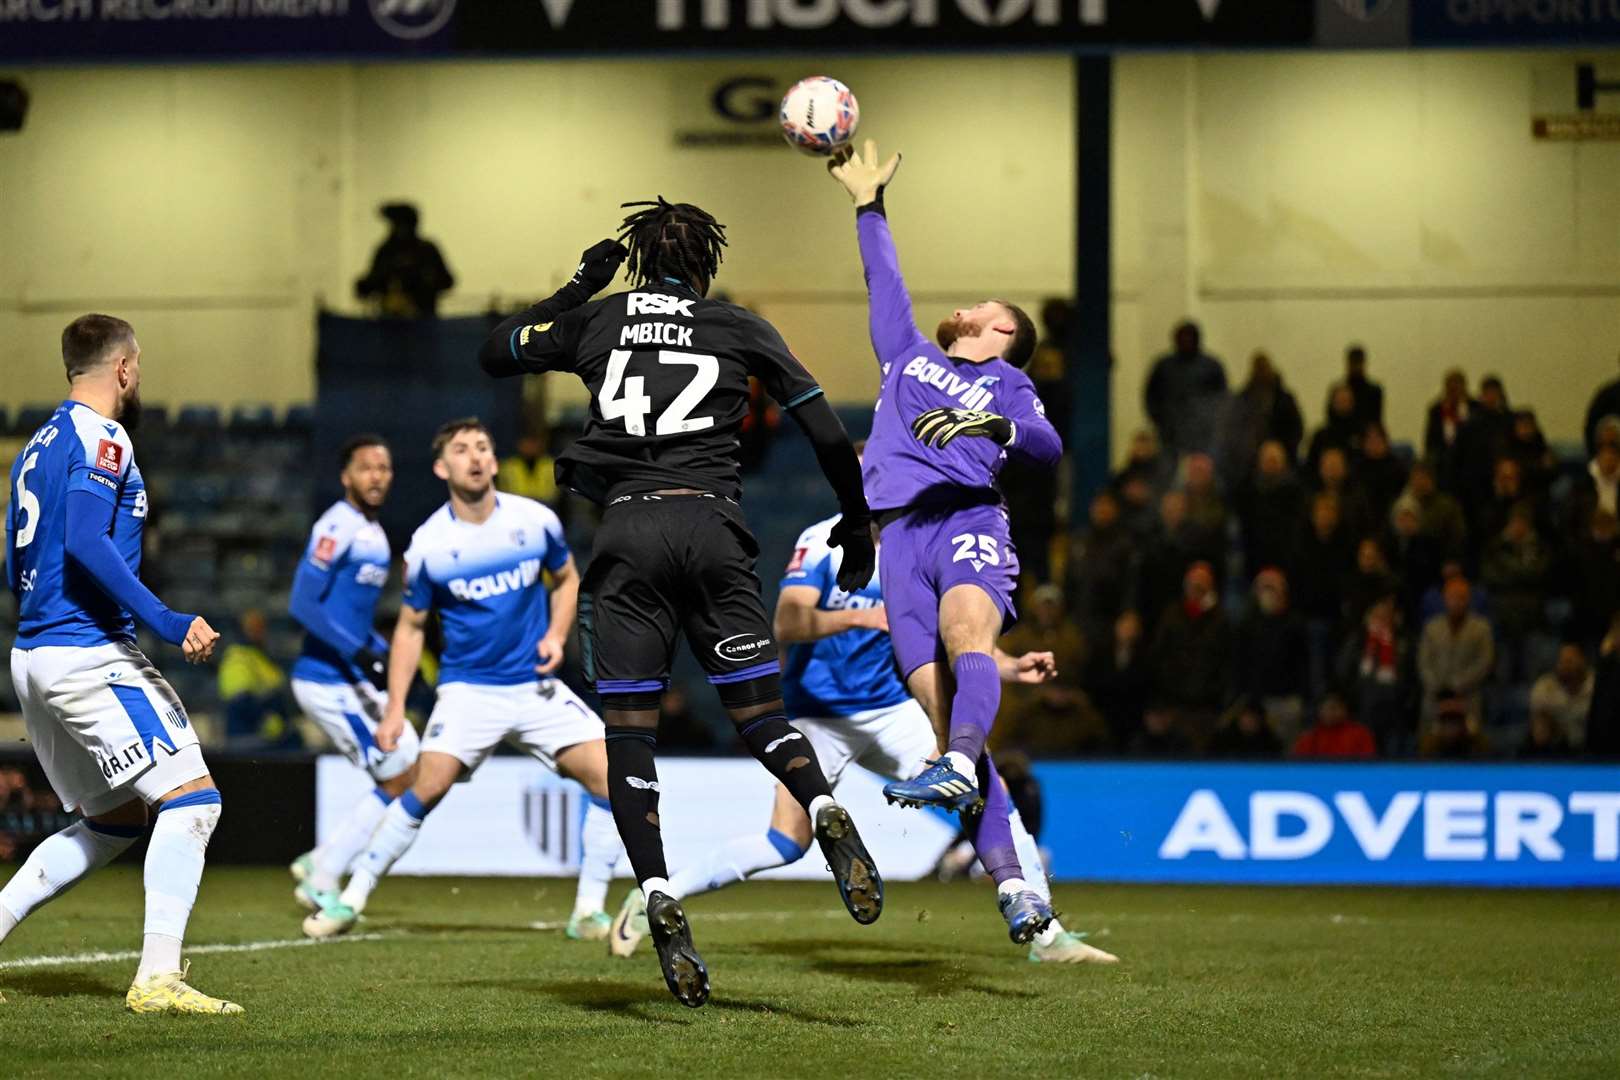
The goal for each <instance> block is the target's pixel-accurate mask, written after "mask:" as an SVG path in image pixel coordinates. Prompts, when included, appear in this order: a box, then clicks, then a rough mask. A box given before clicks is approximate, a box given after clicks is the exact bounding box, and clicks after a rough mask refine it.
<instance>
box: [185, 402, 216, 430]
mask: <svg viewBox="0 0 1620 1080" xmlns="http://www.w3.org/2000/svg"><path fill="white" fill-rule="evenodd" d="M174 426H175V427H176V428H178V429H180V430H182V431H218V430H219V428H220V416H219V406H217V405H183V406H181V408H180V416H179V417H178V418H177V419H176V421H175V425H174Z"/></svg>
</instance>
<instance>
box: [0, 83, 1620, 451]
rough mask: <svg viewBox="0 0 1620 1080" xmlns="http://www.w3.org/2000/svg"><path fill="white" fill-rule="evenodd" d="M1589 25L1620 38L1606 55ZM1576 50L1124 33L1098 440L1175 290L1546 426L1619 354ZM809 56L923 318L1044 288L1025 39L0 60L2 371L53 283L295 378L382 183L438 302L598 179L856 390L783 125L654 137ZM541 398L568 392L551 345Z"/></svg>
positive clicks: (1600, 150)
mask: <svg viewBox="0 0 1620 1080" xmlns="http://www.w3.org/2000/svg"><path fill="white" fill-rule="evenodd" d="M1587 58H1588V59H1596V60H1597V61H1598V63H1599V65H1600V68H1602V69H1605V70H1613V69H1614V68H1615V67H1617V66H1620V54H1617V55H1611V56H1608V57H1603V56H1598V57H1587ZM1572 63H1573V60H1572V55H1571V54H1559V53H1547V52H1533V51H1517V52H1499V53H1453V52H1445V53H1438V52H1435V53H1415V52H1413V53H1342V54H1332V53H1310V54H1305V53H1300V54H1258V53H1250V54H1232V55H1210V56H1201V55H1200V56H1192V55H1173V56H1170V55H1167V56H1148V55H1129V56H1123V57H1121V58H1119V60H1118V62H1117V77H1116V93H1115V106H1116V118H1115V187H1114V190H1115V207H1114V221H1115V236H1114V265H1115V295H1116V303H1115V310H1114V351H1115V354H1116V358H1117V367H1116V369H1115V383H1114V387H1115V388H1114V396H1113V407H1114V440H1115V446H1116V448H1117V447H1118V446H1119V445H1120V444H1121V443H1122V442H1123V440H1124V439H1125V438H1126V437H1127V436H1128V434H1129V432H1130V430H1131V429H1132V428H1133V427H1134V426H1136V425H1137V424H1139V423H1140V419H1141V403H1140V390H1141V384H1142V380H1143V377H1144V374H1145V371H1146V366H1147V364H1148V362H1149V361H1150V360H1151V358H1152V356H1153V355H1155V354H1156V353H1157V352H1159V351H1160V350H1162V348H1163V347H1164V345H1165V343H1166V340H1167V337H1168V331H1169V327H1170V324H1171V323H1172V322H1173V321H1174V320H1175V319H1177V318H1179V317H1180V316H1182V315H1184V314H1193V315H1195V316H1197V317H1199V318H1200V319H1201V320H1202V321H1203V322H1204V324H1205V327H1206V337H1207V340H1208V342H1209V344H1210V346H1211V347H1212V348H1213V349H1214V350H1215V351H1216V352H1217V353H1219V354H1220V355H1221V356H1222V357H1224V358H1225V360H1226V361H1227V364H1228V368H1229V371H1230V373H1231V375H1232V378H1233V381H1234V383H1236V382H1241V380H1242V378H1243V376H1244V373H1245V372H1246V369H1247V361H1248V356H1249V353H1250V352H1251V351H1252V350H1253V349H1255V348H1256V347H1264V348H1266V349H1268V350H1270V351H1271V353H1272V355H1273V356H1274V358H1275V359H1277V360H1278V361H1279V362H1280V363H1281V365H1282V367H1283V370H1284V371H1285V373H1286V375H1287V377H1288V379H1289V381H1290V383H1291V384H1292V385H1293V386H1294V388H1295V390H1296V392H1297V393H1298V394H1299V395H1300V399H1301V404H1302V406H1303V407H1304V408H1305V410H1306V413H1307V416H1308V418H1309V419H1310V420H1311V421H1312V422H1313V423H1314V422H1315V421H1316V420H1317V419H1318V418H1319V416H1320V413H1321V409H1322V401H1323V397H1324V395H1325V392H1326V388H1327V386H1328V383H1329V382H1330V381H1331V379H1332V378H1333V377H1334V376H1335V375H1336V374H1337V372H1338V370H1339V365H1340V363H1341V356H1342V349H1343V346H1344V344H1345V343H1346V342H1348V341H1351V340H1359V341H1362V342H1364V343H1366V344H1367V346H1368V347H1369V349H1370V351H1371V355H1372V365H1373V371H1374V374H1375V376H1376V377H1377V378H1379V379H1380V380H1382V381H1383V382H1384V383H1385V385H1386V386H1387V387H1388V388H1389V392H1390V416H1389V419H1390V421H1391V424H1392V427H1393V428H1394V431H1395V434H1396V435H1397V436H1398V437H1401V438H1408V439H1410V438H1415V437H1416V436H1417V435H1418V433H1419V422H1420V418H1421V413H1422V409H1423V407H1424V405H1425V403H1426V402H1427V401H1428V399H1429V398H1430V396H1432V394H1433V392H1434V389H1435V387H1436V386H1437V385H1438V382H1439V375H1440V372H1441V371H1442V370H1443V369H1444V368H1445V367H1447V366H1449V365H1452V364H1459V365H1461V366H1463V367H1465V368H1467V369H1468V370H1469V371H1470V372H1472V373H1473V374H1474V375H1475V376H1476V377H1477V376H1479V375H1481V374H1484V373H1485V372H1487V371H1495V372H1499V373H1500V374H1502V375H1503V376H1504V378H1505V379H1506V380H1507V384H1508V389H1509V392H1510V394H1511V395H1513V396H1514V397H1515V398H1516V399H1521V400H1524V401H1529V402H1533V403H1534V404H1535V405H1536V406H1537V407H1538V408H1539V409H1540V411H1541V413H1542V416H1543V421H1544V423H1545V424H1546V426H1547V427H1548V429H1549V431H1550V432H1551V433H1552V434H1554V435H1555V436H1557V437H1562V438H1571V437H1573V436H1575V435H1576V434H1577V432H1578V426H1579V420H1580V415H1581V412H1582V410H1583V408H1584V406H1585V402H1586V398H1587V396H1588V395H1589V393H1590V391H1591V388H1592V387H1593V386H1594V385H1595V384H1596V383H1598V382H1601V381H1603V380H1605V379H1607V378H1610V377H1612V376H1613V375H1614V374H1616V371H1617V368H1616V355H1617V353H1620V144H1615V143H1538V142H1536V141H1534V140H1532V139H1531V138H1530V135H1529V126H1530V123H1529V121H1530V116H1531V114H1532V112H1534V111H1537V110H1538V109H1545V110H1547V111H1554V110H1557V109H1567V108H1569V107H1570V105H1571V101H1570V98H1571V90H1570V88H1571V86H1572V85H1573V75H1572V74H1571V64H1572ZM814 70H826V71H829V72H831V73H834V74H837V75H838V76H840V77H842V78H844V79H846V80H847V81H848V82H850V83H851V84H852V85H853V86H854V87H855V88H856V90H857V92H858V93H859V95H860V98H861V102H862V106H863V111H864V117H865V120H864V127H863V134H870V135H872V136H873V137H876V138H878V139H880V140H881V141H882V143H883V145H885V146H898V147H900V148H902V149H903V150H904V151H905V153H906V165H905V167H904V169H903V170H902V172H901V176H900V180H899V181H898V183H897V185H896V189H895V191H894V197H893V200H892V206H891V210H892V214H891V218H892V221H893V224H894V228H895V232H896V235H897V237H898V238H899V241H900V244H901V250H902V254H903V256H904V262H905V267H906V270H907V272H908V275H909V277H910V280H911V283H912V287H913V291H914V294H915V296H916V298H917V300H918V303H919V307H920V309H921V311H922V321H923V322H924V324H925V325H931V324H932V322H933V321H934V319H935V318H936V317H937V315H938V314H939V313H941V312H943V311H944V310H946V309H947V308H949V307H951V306H953V305H954V304H955V303H957V302H960V301H963V300H970V299H974V298H976V297H979V296H982V295H985V294H989V293H997V294H1003V295H1008V296H1010V297H1011V298H1013V299H1016V300H1022V301H1030V302H1034V301H1037V300H1038V299H1039V298H1040V297H1041V296H1043V295H1047V294H1051V293H1055V292H1061V291H1066V289H1067V287H1068V284H1069V279H1070V274H1071V269H1070V268H1071V266H1072V263H1073V243H1074V241H1073V236H1072V233H1073V207H1072V199H1073V194H1072V193H1073V182H1072V181H1073V170H1072V161H1073V158H1074V153H1075V147H1074V142H1073V134H1072V129H1073V102H1072V97H1073V91H1072V86H1073V83H1072V78H1071V73H1070V64H1069V61H1068V60H1067V59H1066V58H1063V57H1056V56H1017V57H1011V58H1009V57H990V58H975V57H966V56H951V57H939V58H931V59H923V58H910V59H906V60H903V61H899V60H894V59H884V58H859V59H851V60H838V61H829V60H827V59H825V58H807V59H802V60H794V59H781V58H772V59H770V60H767V61H762V62H752V61H748V60H723V61H712V62H709V61H705V62H696V61H681V62H664V63H655V62H649V61H623V62H604V61H591V62H573V61H568V62H545V63H540V62H534V63H512V62H502V63H477V64H474V63H456V64H448V63H446V64H418V65H336V64H335V65H324V66H320V65H263V66H240V67H189V68H187V67H181V68H158V67H150V68H148V67H139V68H125V69H41V70H37V71H24V72H22V73H21V74H22V76H23V77H24V78H25V79H26V81H27V82H28V85H29V88H30V90H31V92H32V94H33V108H32V111H31V113H30V115H29V120H28V127H27V129H26V130H25V131H24V132H23V133H22V134H21V135H20V136H4V137H0V368H3V369H4V371H5V373H6V378H5V379H4V380H0V403H4V404H9V405H12V406H15V405H18V404H21V403H23V402H25V401H39V400H49V399H51V398H54V397H55V396H57V395H58V394H59V393H60V389H61V381H60V376H59V374H58V372H59V369H58V368H57V366H56V360H55V336H56V333H57V332H58V330H59V329H60V327H61V325H62V324H63V323H64V322H65V321H66V320H67V319H68V318H70V317H71V316H72V315H74V314H77V313H79V312H81V311H85V310H90V309H95V308H100V309H106V310H112V311H114V312H116V313H120V314H125V315H127V316H129V317H130V318H131V319H133V320H134V321H135V322H136V324H137V326H138V328H139V329H140V331H141V334H142V338H143V341H144V344H145V345H146V347H147V349H148V352H149V356H150V359H151V361H152V362H151V365H150V368H149V370H148V372H147V377H148V379H149V380H150V381H149V387H148V391H147V394H148V397H149V398H150V399H151V400H154V401H165V400H166V401H171V402H178V401H182V400H184V401H216V402H222V403H229V402H234V401H253V400H265V401H271V402H276V403H285V402H291V401H299V400H305V399H307V398H308V397H309V395H310V393H311V386H312V370H311V368H312V365H311V356H312V352H313V340H312V330H313V325H314V320H313V311H314V307H315V303H316V300H317V297H324V298H325V300H326V301H327V302H328V303H330V304H332V305H334V306H337V307H339V308H344V307H351V306H352V301H351V299H350V295H351V294H350V289H351V285H352V281H353V279H354V278H355V277H356V276H357V275H358V274H359V273H360V271H361V269H362V267H363V265H364V263H365V261H366V259H367V257H368V255H369V252H370V250H371V248H372V246H373V245H374V244H375V243H376V241H377V240H378V239H379V238H380V237H381V235H382V223H381V222H380V221H378V220H377V219H376V217H375V216H374V211H375V207H376V206H377V204H378V203H380V202H382V201H384V200H387V199H392V198H412V199H415V200H416V201H418V202H419V203H420V205H421V206H422V209H423V213H424V232H425V233H426V234H427V235H429V236H431V237H433V238H435V239H437V240H438V241H440V242H441V243H442V245H443V246H444V249H445V251H446V253H447V255H448V257H449V261H450V264H451V266H452V268H453V269H454V271H455V272H456V274H457V276H458V278H459V283H458V286H457V289H456V292H455V294H454V295H453V296H452V297H451V298H450V301H449V303H448V304H447V305H446V310H447V311H451V312H471V311H478V310H482V309H483V308H484V307H485V306H486V305H487V303H488V302H489V300H490V299H491V297H492V296H498V297H499V298H501V299H502V300H503V301H504V302H506V303H511V302H513V301H515V300H517V299H520V298H527V297H530V296H533V295H536V294H543V293H545V292H548V291H549V290H550V289H551V288H552V287H553V286H554V285H555V284H557V283H558V282H559V281H560V280H562V277H563V276H564V275H566V274H567V273H568V272H569V271H570V269H571V260H572V258H573V256H574V254H575V253H576V252H577V251H578V250H579V248H580V247H582V246H583V245H584V244H585V243H587V242H589V241H591V240H593V239H595V238H597V237H599V236H600V235H602V234H603V233H604V232H605V231H607V230H608V229H610V228H611V227H612V225H613V224H614V223H615V222H616V221H617V220H618V217H619V213H620V212H619V210H618V206H617V204H618V203H619V202H620V201H622V200H624V199H629V198H640V197H644V196H650V195H652V194H655V193H663V194H665V195H668V196H670V197H672V198H676V197H678V198H688V199H693V200H700V201H702V202H704V203H705V204H706V205H708V206H710V207H711V208H712V209H713V210H714V211H715V212H716V214H717V215H718V216H719V217H720V218H721V219H722V220H724V221H726V222H727V223H728V224H729V225H730V226H731V228H732V238H733V247H732V249H731V250H730V252H729V253H728V258H727V262H726V265H725V267H724V270H723V276H722V278H721V282H720V284H721V286H722V287H724V288H727V289H729V290H730V291H732V292H733V293H734V294H735V296H736V297H737V298H738V299H740V300H743V301H745V302H748V303H751V304H753V305H754V306H756V307H757V308H759V310H761V311H762V312H763V313H764V314H765V315H766V316H768V317H769V318H771V319H773V320H774V321H776V322H777V323H778V325H780V326H781V327H782V329H783V331H784V333H785V334H786V336H787V338H788V340H789V342H790V343H791V344H792V345H793V347H794V348H795V350H797V351H798V352H799V353H800V354H801V355H802V356H803V357H804V359H805V360H806V361H807V362H808V363H809V364H811V365H812V366H813V367H814V368H815V369H816V370H817V372H818V373H819V374H820V375H821V377H822V379H823V381H824V383H825V384H826V385H827V388H828V390H829V392H830V393H831V395H832V396H833V397H834V398H835V399H838V400H842V401H859V400H862V399H865V398H867V397H869V396H870V395H871V392H872V387H873V383H872V373H871V369H870V367H869V366H868V361H869V352H868V349H867V346H866V341H865V329H864V305H863V303H862V291H861V281H860V274H859V268H858V264H857V261H856V257H855V246H854V240H853V235H852V233H853V229H852V227H851V218H850V214H849V208H848V205H847V201H846V200H845V198H844V196H843V194H842V192H841V191H839V190H838V189H837V188H836V187H835V186H834V185H833V184H832V183H831V182H830V181H828V180H827V179H826V178H825V177H823V176H822V175H821V172H820V168H819V165H818V164H817V163H816V162H814V161H811V160H808V159H806V158H803V157H801V156H799V155H797V154H794V153H792V152H791V151H789V150H787V149H785V148H779V147H770V148H767V149H753V148H744V149H685V148H681V147H679V146H677V143H676V136H677V134H678V133H680V132H683V131H689V130H698V131H708V132H713V131H715V130H719V129H723V128H725V127H726V126H727V125H726V123H725V122H724V121H721V120H718V119H717V118H716V117H715V116H714V114H713V110H712V108H711V106H710V104H709V101H710V96H711V93H712V91H713V89H714V87H715V86H716V85H717V84H718V83H720V82H722V81H724V80H725V79H727V78H731V77H734V76H738V75H762V76H764V77H766V78H768V79H772V80H775V81H776V82H777V83H779V84H784V83H786V82H787V81H789V80H790V79H791V78H793V77H796V76H798V75H800V74H803V73H806V72H809V71H814ZM556 382H557V390H558V391H560V393H559V394H557V395H554V399H556V400H564V401H566V400H578V399H579V398H578V393H577V391H576V390H575V387H574V385H573V383H572V381H571V380H562V379H559V380H556Z"/></svg>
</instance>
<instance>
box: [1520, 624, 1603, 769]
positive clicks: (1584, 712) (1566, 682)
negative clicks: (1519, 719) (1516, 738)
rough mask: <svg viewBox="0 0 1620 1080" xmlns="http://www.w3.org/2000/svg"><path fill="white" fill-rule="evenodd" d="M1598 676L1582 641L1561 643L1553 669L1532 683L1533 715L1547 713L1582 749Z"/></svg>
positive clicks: (1569, 742) (1565, 736)
mask: <svg viewBox="0 0 1620 1080" xmlns="http://www.w3.org/2000/svg"><path fill="white" fill-rule="evenodd" d="M1596 683H1597V679H1596V676H1594V675H1593V674H1592V669H1591V667H1590V665H1588V664H1587V662H1586V653H1584V652H1582V651H1581V647H1580V646H1579V645H1576V644H1574V643H1573V642H1565V643H1564V644H1563V645H1561V646H1559V649H1558V660H1557V662H1556V663H1555V664H1554V666H1553V669H1552V670H1551V671H1549V672H1547V673H1546V674H1545V675H1543V676H1542V677H1541V678H1539V679H1537V680H1536V681H1535V684H1534V685H1533V686H1531V687H1530V715H1531V716H1532V717H1534V716H1536V715H1537V714H1540V715H1543V716H1546V717H1548V718H1549V719H1550V720H1551V722H1552V724H1553V726H1554V727H1555V728H1556V729H1557V731H1558V732H1559V734H1560V735H1561V736H1562V737H1563V738H1564V739H1565V740H1566V741H1567V742H1568V744H1569V745H1570V746H1572V747H1574V748H1575V749H1577V750H1579V749H1580V748H1581V747H1583V746H1585V745H1586V721H1587V717H1588V716H1590V715H1591V712H1592V693H1593V690H1594V687H1595V686H1596Z"/></svg>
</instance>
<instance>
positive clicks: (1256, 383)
mask: <svg viewBox="0 0 1620 1080" xmlns="http://www.w3.org/2000/svg"><path fill="white" fill-rule="evenodd" d="M1304 436H1305V421H1304V420H1303V419H1302V418H1301V417H1300V412H1299V402H1298V401H1296V400H1295V399H1294V395H1293V393H1292V392H1291V391H1289V389H1288V388H1287V387H1286V386H1284V385H1283V381H1282V376H1281V375H1280V374H1278V372H1277V369H1276V368H1275V367H1273V366H1272V364H1271V357H1269V356H1267V355H1266V354H1265V353H1263V352H1259V351H1256V352H1255V354H1254V356H1253V357H1252V358H1251V359H1250V360H1249V381H1248V382H1246V383H1244V384H1243V389H1242V390H1239V391H1238V392H1237V394H1236V395H1234V396H1233V398H1232V402H1231V405H1230V406H1229V407H1228V409H1227V420H1226V429H1225V431H1224V433H1223V438H1222V444H1223V445H1222V452H1221V475H1222V477H1224V478H1225V480H1226V482H1227V484H1228V485H1233V484H1236V483H1238V482H1239V481H1240V480H1242V479H1243V478H1245V477H1247V476H1248V475H1249V473H1251V472H1252V471H1254V464H1255V457H1256V455H1258V454H1259V452H1260V447H1261V445H1262V444H1263V443H1266V442H1268V441H1272V440H1275V441H1276V442H1278V443H1281V444H1282V447H1283V449H1284V450H1285V451H1286V452H1287V454H1288V460H1289V461H1290V462H1292V461H1294V460H1295V457H1296V455H1297V454H1298V453H1299V441H1300V439H1302V438H1304Z"/></svg>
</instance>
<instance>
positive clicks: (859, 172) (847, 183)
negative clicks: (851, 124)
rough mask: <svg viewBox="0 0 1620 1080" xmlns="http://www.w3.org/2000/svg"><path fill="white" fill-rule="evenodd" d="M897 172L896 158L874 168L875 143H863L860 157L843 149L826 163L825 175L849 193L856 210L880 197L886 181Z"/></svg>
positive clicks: (898, 156) (869, 141)
mask: <svg viewBox="0 0 1620 1080" xmlns="http://www.w3.org/2000/svg"><path fill="white" fill-rule="evenodd" d="M899 168H900V155H899V154H895V155H894V156H892V157H890V158H889V160H888V161H885V162H884V163H883V164H881V165H879V164H878V152H877V140H876V139H867V140H866V149H865V152H864V153H856V152H855V151H854V150H852V149H850V148H849V147H847V146H846V147H844V149H842V150H840V151H838V153H836V154H834V155H833V158H832V160H831V161H829V162H827V171H828V172H830V173H832V174H833V179H835V180H837V181H838V182H839V183H840V184H843V185H844V190H845V191H847V192H849V197H850V198H852V199H854V200H855V205H856V206H865V205H866V204H867V203H869V202H873V201H875V200H876V199H877V197H878V196H879V195H881V194H883V189H884V188H886V187H888V186H889V181H890V180H893V179H894V174H895V171H896V170H897V169H899Z"/></svg>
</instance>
